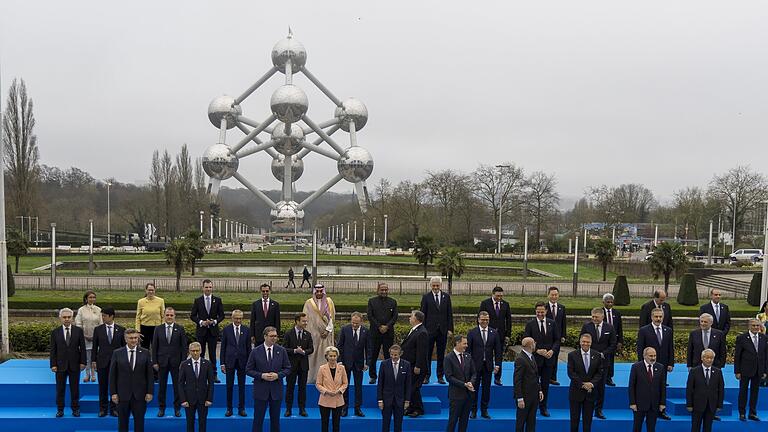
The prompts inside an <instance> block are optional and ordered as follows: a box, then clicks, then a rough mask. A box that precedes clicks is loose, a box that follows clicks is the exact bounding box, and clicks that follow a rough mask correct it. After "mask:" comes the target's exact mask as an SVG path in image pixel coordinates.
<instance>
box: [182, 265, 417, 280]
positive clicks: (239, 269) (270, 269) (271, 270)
mask: <svg viewBox="0 0 768 432" xmlns="http://www.w3.org/2000/svg"><path fill="white" fill-rule="evenodd" d="M289 267H290V266H275V265H264V266H255V265H254V266H200V267H197V269H199V271H200V272H201V273H256V274H285V275H287V274H288V268H289ZM302 270H304V267H303V266H294V267H293V271H294V272H295V273H296V278H297V279H301V272H302ZM317 272H318V274H319V275H376V276H395V275H406V276H418V275H423V274H424V272H423V270H421V269H418V268H414V269H409V268H402V267H398V268H388V267H384V266H350V265H320V266H318V267H317Z"/></svg>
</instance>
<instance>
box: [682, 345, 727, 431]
mask: <svg viewBox="0 0 768 432" xmlns="http://www.w3.org/2000/svg"><path fill="white" fill-rule="evenodd" d="M715 359H716V355H715V352H714V351H712V350H711V349H709V348H707V349H705V350H703V351H702V352H701V355H700V356H699V364H698V365H697V366H696V367H694V368H693V369H691V370H690V371H688V382H687V383H686V386H685V400H686V403H685V408H686V409H687V410H688V412H690V413H691V431H692V432H700V431H701V430H702V427H703V429H704V432H710V431H711V430H712V421H713V420H714V419H715V418H716V414H717V411H718V410H720V409H722V408H723V396H724V394H725V385H724V380H723V373H722V372H721V371H720V368H718V367H715V366H714V365H713V364H712V363H713V362H714V361H715Z"/></svg>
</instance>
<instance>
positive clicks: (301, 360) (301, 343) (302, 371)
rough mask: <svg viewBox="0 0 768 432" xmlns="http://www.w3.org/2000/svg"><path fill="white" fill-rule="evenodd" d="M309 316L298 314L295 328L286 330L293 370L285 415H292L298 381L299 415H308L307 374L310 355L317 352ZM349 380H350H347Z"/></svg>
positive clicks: (294, 319) (289, 375)
mask: <svg viewBox="0 0 768 432" xmlns="http://www.w3.org/2000/svg"><path fill="white" fill-rule="evenodd" d="M307 324H309V318H308V317H307V314H305V313H304V312H300V313H298V314H296V316H294V318H293V329H291V330H288V331H287V332H285V338H284V344H285V347H284V348H285V350H286V351H287V352H288V359H290V361H291V372H290V373H289V374H288V379H287V380H286V381H287V384H286V388H285V414H283V415H284V416H285V417H290V416H291V414H292V413H291V408H292V407H293V391H294V389H295V388H296V381H297V380H298V383H299V400H298V403H299V415H300V416H302V417H307V416H308V414H307V410H306V406H307V374H308V372H309V358H308V356H309V355H310V354H312V353H313V352H315V346H314V344H313V342H312V335H311V334H310V333H309V332H308V331H307ZM347 381H349V380H347Z"/></svg>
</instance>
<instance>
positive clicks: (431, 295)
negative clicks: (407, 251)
mask: <svg viewBox="0 0 768 432" xmlns="http://www.w3.org/2000/svg"><path fill="white" fill-rule="evenodd" d="M442 285H443V279H442V278H441V277H440V276H432V278H431V279H430V280H429V287H430V288H431V290H430V291H429V292H428V293H426V294H424V296H423V297H422V298H421V308H420V309H421V312H422V313H423V314H424V327H426V329H427V332H428V333H429V355H428V357H427V358H428V359H431V358H432V351H433V350H434V349H435V346H437V370H436V371H435V373H436V375H437V382H438V383H440V384H445V380H444V379H443V362H444V360H445V346H446V344H447V342H448V338H449V337H451V335H453V307H452V306H451V296H450V295H448V294H447V293H444V292H443V291H441V289H440V288H441V287H442ZM431 363H432V362H429V363H428V364H427V370H426V373H425V374H424V376H422V377H421V378H423V379H424V383H425V384H426V383H428V382H429V376H430V374H431V373H432V371H431ZM411 404H413V401H411Z"/></svg>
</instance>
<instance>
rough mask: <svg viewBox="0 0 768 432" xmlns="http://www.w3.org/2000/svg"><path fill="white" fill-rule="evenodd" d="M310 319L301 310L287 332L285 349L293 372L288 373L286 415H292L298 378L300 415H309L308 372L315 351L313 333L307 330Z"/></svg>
mask: <svg viewBox="0 0 768 432" xmlns="http://www.w3.org/2000/svg"><path fill="white" fill-rule="evenodd" d="M308 323H309V319H308V318H307V314H305V313H304V312H300V313H298V314H296V316H295V317H294V318H293V330H289V331H288V332H286V333H285V337H284V338H285V350H286V351H287V352H288V358H289V359H290V361H291V372H290V373H289V374H288V379H287V382H288V384H287V385H286V389H285V414H284V415H285V416H286V417H290V416H291V407H292V406H293V390H294V388H295V387H296V380H297V379H298V382H299V401H298V402H299V415H300V416H302V417H306V416H307V410H306V406H307V373H308V372H309V357H308V356H309V355H310V354H312V353H313V352H315V347H314V345H313V343H312V335H311V334H310V333H309V332H308V331H307V324H308Z"/></svg>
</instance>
